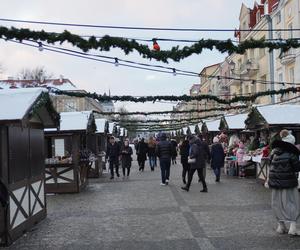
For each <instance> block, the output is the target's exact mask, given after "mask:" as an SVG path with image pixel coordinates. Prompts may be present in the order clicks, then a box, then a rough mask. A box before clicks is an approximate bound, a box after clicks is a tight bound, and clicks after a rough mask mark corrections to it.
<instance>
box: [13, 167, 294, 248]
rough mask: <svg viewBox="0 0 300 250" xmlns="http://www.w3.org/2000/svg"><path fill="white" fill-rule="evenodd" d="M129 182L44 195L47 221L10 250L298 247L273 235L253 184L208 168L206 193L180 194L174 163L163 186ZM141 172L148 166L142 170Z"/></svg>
mask: <svg viewBox="0 0 300 250" xmlns="http://www.w3.org/2000/svg"><path fill="white" fill-rule="evenodd" d="M134 164H135V165H134V166H133V171H132V175H131V177H130V179H129V180H127V179H125V180H123V179H122V178H119V179H116V180H114V181H110V180H108V178H107V177H108V176H107V175H106V176H105V178H101V179H98V180H91V181H90V184H89V186H88V188H87V189H86V190H85V191H84V192H82V193H80V194H72V195H53V196H48V197H47V203H48V217H47V219H46V220H45V221H43V222H42V223H40V224H39V225H37V227H36V228H35V229H34V230H33V231H32V232H30V233H28V234H26V235H25V236H24V237H23V238H21V239H20V240H18V241H17V242H16V243H15V244H14V245H13V246H12V247H11V249H22V250H23V249H81V250H85V249H120V250H121V249H126V250H135V249H136V250H144V249H145V250H146V249H147V250H148V249H149V250H156V249H163V250H168V249H171V250H177V249H178V250H183V249H191V250H192V249H205V250H210V249H300V238H296V237H289V236H287V235H284V236H277V235H276V234H275V232H274V227H275V224H274V220H273V218H272V213H271V210H270V209H271V208H270V193H269V190H267V189H265V188H264V187H262V186H261V185H259V184H257V183H256V182H255V180H249V179H243V180H242V179H234V178H223V179H222V181H221V183H219V184H216V183H215V182H214V178H213V176H212V173H211V171H208V173H207V175H208V178H207V179H208V189H209V192H208V193H207V194H203V193H200V192H199V191H200V188H201V186H200V184H198V183H193V185H192V186H191V189H190V192H189V193H186V192H184V191H182V190H181V189H180V186H181V178H180V171H181V167H180V166H179V165H176V166H172V170H171V171H172V174H171V183H170V185H169V186H165V187H162V186H160V185H159V183H160V181H159V180H160V178H159V171H158V169H156V171H155V172H150V170H149V168H146V171H145V172H144V173H139V172H138V171H137V166H136V162H135V163H134ZM147 167H148V165H147Z"/></svg>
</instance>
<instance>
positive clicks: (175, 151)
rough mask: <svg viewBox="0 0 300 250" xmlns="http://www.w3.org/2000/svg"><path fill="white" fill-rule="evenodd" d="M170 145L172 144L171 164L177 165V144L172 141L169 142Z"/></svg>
mask: <svg viewBox="0 0 300 250" xmlns="http://www.w3.org/2000/svg"><path fill="white" fill-rule="evenodd" d="M171 144H172V164H173V165H174V164H177V162H176V158H177V147H178V145H177V142H176V140H174V139H172V140H171Z"/></svg>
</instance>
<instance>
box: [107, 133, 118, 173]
mask: <svg viewBox="0 0 300 250" xmlns="http://www.w3.org/2000/svg"><path fill="white" fill-rule="evenodd" d="M119 157H120V144H119V143H116V141H115V138H114V137H113V136H112V137H110V138H109V143H108V145H107V150H106V160H107V159H108V161H109V169H110V179H113V178H114V168H115V169H116V174H117V176H118V177H120V175H119Z"/></svg>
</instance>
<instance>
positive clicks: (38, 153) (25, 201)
mask: <svg viewBox="0 0 300 250" xmlns="http://www.w3.org/2000/svg"><path fill="white" fill-rule="evenodd" d="M58 124H59V115H58V114H57V113H56V111H55V110H54V108H53V106H52V103H51V101H50V98H49V94H48V92H47V91H45V89H40V88H28V89H10V90H0V145H1V146H0V192H1V195H0V197H1V203H0V244H1V245H10V244H11V243H12V242H13V241H14V240H16V239H17V238H18V237H20V236H21V235H22V234H23V233H24V232H26V231H29V230H30V229H31V228H32V227H33V226H34V225H35V224H36V223H38V222H39V221H41V220H42V219H44V218H45V217H46V202H45V191H44V179H45V164H44V128H51V127H53V128H54V127H56V126H58Z"/></svg>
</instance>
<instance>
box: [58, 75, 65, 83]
mask: <svg viewBox="0 0 300 250" xmlns="http://www.w3.org/2000/svg"><path fill="white" fill-rule="evenodd" d="M63 81H64V76H63V75H60V76H59V82H60V83H63Z"/></svg>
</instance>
